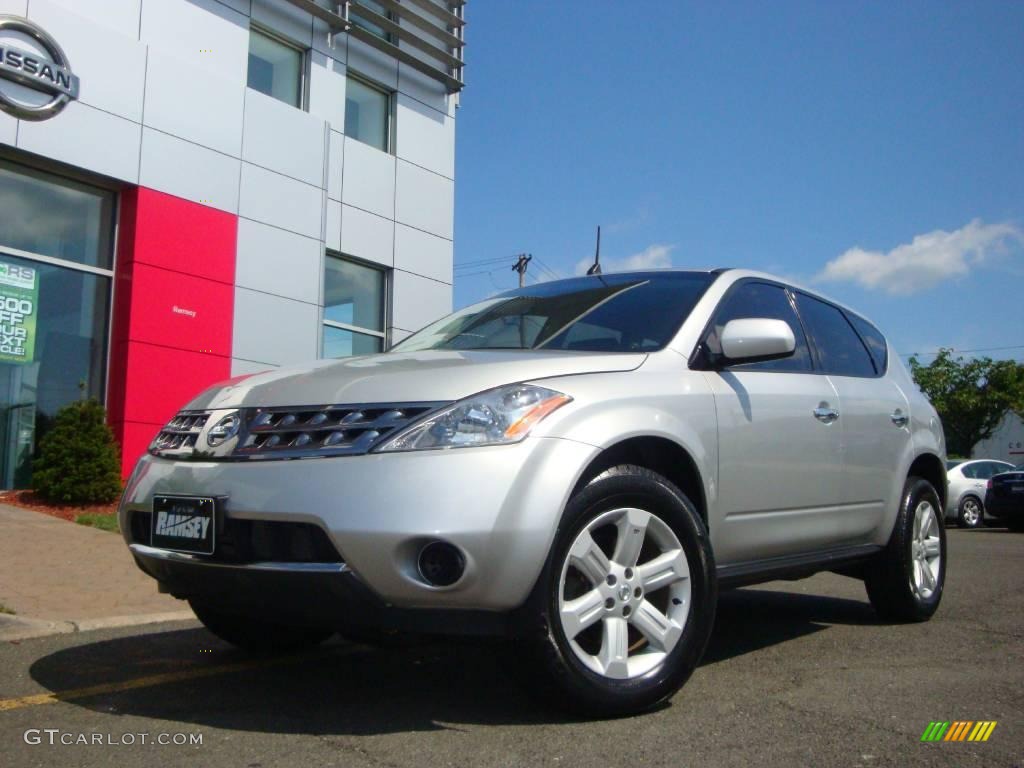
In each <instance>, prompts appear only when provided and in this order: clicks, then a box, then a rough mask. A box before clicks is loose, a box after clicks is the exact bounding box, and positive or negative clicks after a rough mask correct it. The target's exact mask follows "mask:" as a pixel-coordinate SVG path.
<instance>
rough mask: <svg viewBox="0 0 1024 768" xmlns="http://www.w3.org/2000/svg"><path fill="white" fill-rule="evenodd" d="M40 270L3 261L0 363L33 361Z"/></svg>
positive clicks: (0, 278)
mask: <svg viewBox="0 0 1024 768" xmlns="http://www.w3.org/2000/svg"><path fill="white" fill-rule="evenodd" d="M38 314H39V272H38V271H37V270H35V269H33V268H32V267H23V266H21V265H19V264H9V263H7V262H4V261H0V363H31V362H32V359H33V356H34V355H35V351H36V316H37V315H38Z"/></svg>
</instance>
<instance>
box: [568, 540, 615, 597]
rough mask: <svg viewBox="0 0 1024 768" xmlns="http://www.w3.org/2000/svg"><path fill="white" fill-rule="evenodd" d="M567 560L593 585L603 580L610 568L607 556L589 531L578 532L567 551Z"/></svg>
mask: <svg viewBox="0 0 1024 768" xmlns="http://www.w3.org/2000/svg"><path fill="white" fill-rule="evenodd" d="M569 561H570V562H571V563H572V565H573V566H575V567H576V568H578V569H579V570H580V571H581V572H582V573H583V575H584V576H586V577H587V578H588V579H590V583H591V584H592V585H593V586H597V585H598V584H600V583H601V582H602V581H604V578H605V576H607V575H608V571H609V570H610V569H609V563H608V558H607V556H606V555H605V554H604V552H602V551H601V548H600V547H599V546H597V542H595V541H594V539H593V537H592V536H591V535H590V531H583V532H582V533H580V535H579V537H578V538H577V539H576V542H575V543H574V544H573V547H572V549H571V550H570V551H569Z"/></svg>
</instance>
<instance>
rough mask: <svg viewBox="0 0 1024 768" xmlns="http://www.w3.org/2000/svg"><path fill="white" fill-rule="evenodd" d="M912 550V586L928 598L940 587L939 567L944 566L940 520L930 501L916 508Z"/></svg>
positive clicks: (920, 595)
mask: <svg viewBox="0 0 1024 768" xmlns="http://www.w3.org/2000/svg"><path fill="white" fill-rule="evenodd" d="M910 550H911V557H912V560H913V574H912V575H911V578H910V588H911V590H913V592H914V593H915V594H916V595H917V596H918V597H919V598H920V599H922V600H927V599H928V598H930V597H931V596H932V595H933V594H934V592H935V590H936V588H937V587H938V583H939V569H940V568H941V566H942V542H941V540H940V539H939V520H938V517H937V516H936V515H935V508H934V507H933V506H932V505H931V502H929V501H922V502H921V503H919V504H918V505H917V508H916V509H915V510H914V529H913V536H912V538H911V542H910Z"/></svg>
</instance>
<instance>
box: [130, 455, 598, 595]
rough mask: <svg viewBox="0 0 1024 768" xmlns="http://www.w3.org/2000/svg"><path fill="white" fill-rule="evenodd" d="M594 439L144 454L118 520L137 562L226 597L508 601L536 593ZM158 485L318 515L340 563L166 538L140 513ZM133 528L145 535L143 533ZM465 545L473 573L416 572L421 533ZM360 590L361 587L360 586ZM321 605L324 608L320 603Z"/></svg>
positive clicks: (231, 507)
mask: <svg viewBox="0 0 1024 768" xmlns="http://www.w3.org/2000/svg"><path fill="white" fill-rule="evenodd" d="M596 453H597V449H596V448H594V447H592V446H590V445H586V444H584V443H579V442H575V441H572V440H565V439H559V438H540V437H537V438H527V439H526V440H524V441H523V442H521V443H518V444H515V445H509V446H494V447H484V448H464V449H453V450H446V451H412V452H408V453H382V454H367V455H363V456H349V457H338V458H316V459H296V460H289V461H248V462H211V461H174V460H167V459H161V458H157V457H153V456H145V457H143V458H142V459H141V460H140V461H139V464H138V466H137V467H136V469H135V471H134V472H133V474H132V477H131V478H130V479H129V483H128V487H127V489H126V491H125V497H124V500H123V502H122V505H121V512H120V515H121V521H120V522H121V530H122V531H124V535H125V538H126V540H127V541H128V543H129V545H130V546H131V549H132V553H133V555H134V556H135V559H136V562H138V564H139V566H140V567H141V568H142V569H143V570H144V571H146V572H147V573H148V574H150V575H151V576H153V577H154V578H156V579H157V580H159V581H160V582H161V583H162V584H163V585H164V586H165V588H167V589H169V590H170V591H171V592H173V593H175V594H178V595H181V596H186V597H196V598H199V599H203V598H211V599H213V598H216V599H218V600H224V599H228V597H229V596H232V595H233V596H234V597H235V599H237V601H238V604H239V606H240V607H241V605H242V604H244V603H245V602H246V601H247V600H248V599H250V598H254V599H255V603H256V604H259V602H260V600H259V596H260V593H261V592H263V593H264V594H266V593H268V592H270V591H272V592H273V593H274V594H280V593H284V594H285V595H289V594H290V595H292V596H293V598H294V599H295V600H296V601H300V602H305V601H307V600H306V598H308V597H309V595H308V594H307V593H312V594H313V595H314V596H315V599H313V600H312V601H311V602H312V603H313V605H311V606H305V607H304V609H303V610H304V612H305V609H306V608H307V607H308V608H309V609H310V610H311V611H312V613H313V614H315V613H316V612H317V610H320V611H321V612H322V613H323V614H327V613H330V612H333V611H337V610H338V604H339V603H351V602H352V599H353V594H356V596H358V595H359V593H360V590H363V591H365V593H366V595H367V596H369V597H371V598H372V600H373V602H376V603H378V604H380V605H381V606H383V607H385V608H391V607H394V608H400V609H420V608H426V609H456V610H481V611H508V610H510V609H513V608H515V607H517V606H519V605H520V604H522V602H523V601H524V600H525V599H526V597H527V595H528V594H529V592H530V590H531V589H532V587H533V584H534V583H535V582H536V579H537V577H538V575H539V574H540V571H541V568H542V567H543V564H544V561H545V559H546V558H547V553H548V549H549V547H550V545H551V542H552V540H553V538H554V532H555V529H556V527H557V524H558V519H559V516H560V515H561V511H562V509H563V508H564V506H565V503H566V501H567V500H568V496H569V493H570V491H571V490H572V488H573V486H574V485H575V483H576V480H577V479H578V477H579V475H580V474H581V473H582V471H583V469H584V468H585V467H586V466H587V464H588V463H589V461H590V459H591V458H592V457H593V456H594V455H595V454H596ZM160 494H178V495H200V496H218V497H223V498H225V499H226V501H225V505H224V514H225V516H226V518H228V519H229V520H232V521H242V520H251V521H276V522H285V523H308V524H312V525H315V526H317V527H319V528H321V529H322V530H323V531H324V532H325V533H326V535H327V537H328V538H329V540H330V542H331V543H332V544H333V546H334V547H335V548H336V549H337V551H338V553H340V555H341V561H342V562H341V563H320V564H316V563H287V564H286V563H273V562H249V563H242V564H239V563H218V562H217V561H216V553H215V556H214V557H213V558H206V557H203V556H181V555H175V554H174V553H169V552H167V551H166V550H155V549H153V548H151V547H149V546H147V544H148V542H146V541H140V540H138V535H137V531H136V533H133V532H132V525H131V517H132V515H133V514H134V513H136V512H149V511H150V510H151V509H152V503H153V496H154V495H160ZM133 537H134V538H133ZM435 540H442V541H447V542H450V543H451V544H454V545H455V546H456V547H458V548H459V549H460V550H461V552H462V553H463V555H464V558H465V561H466V569H465V573H464V574H463V576H462V577H461V578H460V579H459V580H458V581H457V582H456V583H455V584H453V585H452V586H450V587H444V588H439V587H433V586H430V585H429V584H427V583H426V582H425V581H424V580H423V579H422V578H421V577H420V576H419V574H418V572H417V569H416V565H415V562H416V557H417V555H418V554H419V550H420V549H421V548H422V546H423V545H424V544H426V543H427V542H430V541H435ZM353 589H355V593H353ZM318 605H319V606H321V607H320V608H317V606H318Z"/></svg>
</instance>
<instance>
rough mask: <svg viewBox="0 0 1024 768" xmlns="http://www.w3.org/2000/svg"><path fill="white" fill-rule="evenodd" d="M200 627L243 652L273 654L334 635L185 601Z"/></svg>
mask: <svg viewBox="0 0 1024 768" xmlns="http://www.w3.org/2000/svg"><path fill="white" fill-rule="evenodd" d="M189 605H190V606H192V611H193V612H194V613H195V615H196V618H198V619H199V620H200V621H201V622H202V623H203V626H204V627H206V628H207V629H208V630H210V631H211V632H212V633H213V634H215V635H216V636H217V637H219V638H220V639H221V640H223V641H225V642H227V643H231V645H234V646H237V647H239V648H242V649H244V650H247V651H253V652H258V653H273V652H286V651H298V650H301V649H303V648H312V647H314V646H317V645H319V644H320V643H322V642H323V641H324V640H326V639H327V638H329V637H330V636H331V635H333V634H334V630H333V629H328V628H326V627H301V626H293V625H290V624H278V623H275V622H272V621H264V620H262V619H257V618H254V617H251V616H240V615H237V614H233V613H228V612H225V611H223V610H221V609H219V608H215V607H213V606H210V605H207V604H205V603H202V602H199V601H197V600H189Z"/></svg>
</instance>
